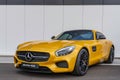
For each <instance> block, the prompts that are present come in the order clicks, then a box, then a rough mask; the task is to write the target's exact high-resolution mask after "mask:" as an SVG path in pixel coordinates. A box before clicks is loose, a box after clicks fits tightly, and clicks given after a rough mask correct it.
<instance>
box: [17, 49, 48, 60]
mask: <svg viewBox="0 0 120 80" xmlns="http://www.w3.org/2000/svg"><path fill="white" fill-rule="evenodd" d="M17 57H18V59H20V60H23V61H27V62H43V61H47V60H48V59H49V57H50V54H49V53H47V52H33V51H18V52H17Z"/></svg>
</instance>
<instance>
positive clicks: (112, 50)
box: [106, 47, 114, 63]
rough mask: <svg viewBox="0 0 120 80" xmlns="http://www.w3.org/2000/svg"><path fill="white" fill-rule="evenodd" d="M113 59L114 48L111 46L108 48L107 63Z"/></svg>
mask: <svg viewBox="0 0 120 80" xmlns="http://www.w3.org/2000/svg"><path fill="white" fill-rule="evenodd" d="M113 60H114V48H113V47H111V49H110V53H109V57H108V60H107V61H106V62H107V63H112V62H113Z"/></svg>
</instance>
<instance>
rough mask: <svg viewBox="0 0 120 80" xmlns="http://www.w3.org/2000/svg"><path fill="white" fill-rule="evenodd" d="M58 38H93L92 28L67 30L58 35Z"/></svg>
mask: <svg viewBox="0 0 120 80" xmlns="http://www.w3.org/2000/svg"><path fill="white" fill-rule="evenodd" d="M56 39H57V40H93V32H92V31H91V30H76V31H67V32H64V33H62V34H61V35H59V36H58V37H56Z"/></svg>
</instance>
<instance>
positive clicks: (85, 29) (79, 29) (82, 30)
mask: <svg viewBox="0 0 120 80" xmlns="http://www.w3.org/2000/svg"><path fill="white" fill-rule="evenodd" d="M72 31H91V32H92V31H96V30H90V29H78V30H67V31H64V32H72Z"/></svg>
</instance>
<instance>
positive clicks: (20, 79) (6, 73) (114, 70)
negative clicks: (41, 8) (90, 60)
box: [0, 63, 120, 80]
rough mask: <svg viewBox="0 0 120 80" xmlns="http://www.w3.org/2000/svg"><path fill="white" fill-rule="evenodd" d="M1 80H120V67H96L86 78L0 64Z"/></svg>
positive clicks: (11, 64) (92, 68)
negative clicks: (34, 71) (35, 71)
mask: <svg viewBox="0 0 120 80" xmlns="http://www.w3.org/2000/svg"><path fill="white" fill-rule="evenodd" d="M0 80H120V65H94V66H92V67H90V68H89V70H88V72H87V74H86V75H85V76H74V75H72V74H70V73H60V74H53V73H51V74H45V73H44V74H43V73H32V72H24V71H20V70H18V69H16V68H14V65H13V63H0Z"/></svg>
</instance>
